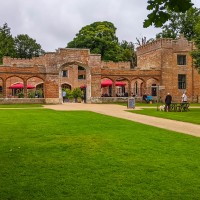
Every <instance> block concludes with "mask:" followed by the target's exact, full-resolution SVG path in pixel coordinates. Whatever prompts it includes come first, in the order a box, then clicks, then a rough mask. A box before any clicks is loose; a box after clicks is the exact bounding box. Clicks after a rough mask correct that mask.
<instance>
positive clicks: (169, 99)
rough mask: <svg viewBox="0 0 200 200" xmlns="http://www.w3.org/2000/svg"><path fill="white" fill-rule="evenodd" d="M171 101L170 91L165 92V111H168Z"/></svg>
mask: <svg viewBox="0 0 200 200" xmlns="http://www.w3.org/2000/svg"><path fill="white" fill-rule="evenodd" d="M171 103H172V96H171V95H170V93H167V96H166V97H165V111H167V112H169V111H170V105H171Z"/></svg>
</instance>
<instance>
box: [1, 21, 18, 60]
mask: <svg viewBox="0 0 200 200" xmlns="http://www.w3.org/2000/svg"><path fill="white" fill-rule="evenodd" d="M14 55H15V48H14V39H13V37H12V35H11V33H10V28H9V27H8V25H7V23H5V24H4V25H3V26H2V27H0V63H2V59H3V56H11V57H13V56H14Z"/></svg>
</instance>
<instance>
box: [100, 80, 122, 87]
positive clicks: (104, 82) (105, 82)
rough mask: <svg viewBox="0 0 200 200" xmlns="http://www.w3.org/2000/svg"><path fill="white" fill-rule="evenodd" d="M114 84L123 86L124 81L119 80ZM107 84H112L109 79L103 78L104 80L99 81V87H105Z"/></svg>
mask: <svg viewBox="0 0 200 200" xmlns="http://www.w3.org/2000/svg"><path fill="white" fill-rule="evenodd" d="M115 85H116V86H125V85H126V83H124V82H120V81H116V82H115ZM107 86H112V81H111V80H104V81H102V82H101V87H107Z"/></svg>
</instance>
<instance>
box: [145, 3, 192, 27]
mask: <svg viewBox="0 0 200 200" xmlns="http://www.w3.org/2000/svg"><path fill="white" fill-rule="evenodd" d="M147 3H148V6H147V10H152V12H151V13H150V14H149V15H148V16H147V17H148V19H146V20H145V21H144V24H143V26H144V27H145V28H147V27H149V26H151V25H154V26H155V27H161V26H162V25H163V24H164V23H165V22H166V21H168V20H169V19H170V18H171V15H170V12H176V13H184V12H186V11H187V10H188V9H190V8H191V7H192V5H193V3H191V0H148V1H147Z"/></svg>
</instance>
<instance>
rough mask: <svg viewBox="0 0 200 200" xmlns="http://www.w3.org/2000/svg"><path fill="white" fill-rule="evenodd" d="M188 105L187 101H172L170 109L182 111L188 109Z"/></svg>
mask: <svg viewBox="0 0 200 200" xmlns="http://www.w3.org/2000/svg"><path fill="white" fill-rule="evenodd" d="M189 106H190V103H187V102H178V103H177V102H174V103H171V105H170V111H175V112H177V111H178V112H182V111H189Z"/></svg>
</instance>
